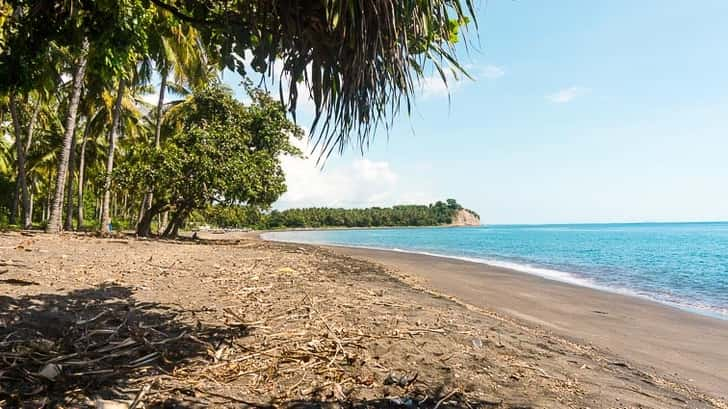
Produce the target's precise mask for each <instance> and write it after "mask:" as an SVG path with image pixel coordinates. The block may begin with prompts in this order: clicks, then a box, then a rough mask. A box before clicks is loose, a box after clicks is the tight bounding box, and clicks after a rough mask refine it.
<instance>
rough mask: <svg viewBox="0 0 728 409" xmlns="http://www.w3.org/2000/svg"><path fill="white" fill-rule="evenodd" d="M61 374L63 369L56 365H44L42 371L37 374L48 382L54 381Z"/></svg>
mask: <svg viewBox="0 0 728 409" xmlns="http://www.w3.org/2000/svg"><path fill="white" fill-rule="evenodd" d="M61 373H63V369H62V368H61V366H60V365H57V364H46V366H44V367H43V369H41V370H40V372H38V376H42V377H43V378H46V379H48V380H49V381H51V382H52V381H55V380H56V378H57V377H58V375H60V374H61Z"/></svg>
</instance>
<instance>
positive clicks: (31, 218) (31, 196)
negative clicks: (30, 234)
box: [28, 192, 33, 224]
mask: <svg viewBox="0 0 728 409" xmlns="http://www.w3.org/2000/svg"><path fill="white" fill-rule="evenodd" d="M29 196H30V203H28V204H29V206H28V213H30V222H31V224H32V223H33V192H30V195H29Z"/></svg>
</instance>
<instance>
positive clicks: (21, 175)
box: [10, 92, 32, 229]
mask: <svg viewBox="0 0 728 409" xmlns="http://www.w3.org/2000/svg"><path fill="white" fill-rule="evenodd" d="M10 115H11V116H12V119H13V129H14V130H15V147H16V151H17V156H18V157H17V161H16V163H17V166H18V187H19V188H20V194H19V195H16V198H17V197H18V196H20V197H22V201H21V205H22V209H23V211H22V220H23V224H22V227H23V229H29V228H30V227H31V225H30V222H29V220H30V219H31V215H30V212H29V207H30V199H29V197H28V182H27V180H26V178H25V146H23V131H22V127H21V126H20V115H19V114H18V101H17V100H16V99H15V93H14V92H13V93H11V94H10ZM29 128H31V127H30V126H29ZM31 131H32V128H31ZM16 200H17V199H16Z"/></svg>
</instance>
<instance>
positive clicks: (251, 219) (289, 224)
mask: <svg viewBox="0 0 728 409" xmlns="http://www.w3.org/2000/svg"><path fill="white" fill-rule="evenodd" d="M460 210H463V207H462V206H461V205H460V204H459V203H458V202H457V201H456V200H455V199H447V201H446V202H442V201H437V202H435V203H432V204H430V205H400V206H393V207H369V208H365V209H341V208H328V207H311V208H304V209H288V210H283V211H278V210H273V211H272V212H269V213H261V212H258V211H256V210H255V208H248V207H241V206H212V207H210V208H208V209H207V210H206V211H205V212H203V213H201V214H199V215H198V218H197V220H198V222H207V223H210V224H212V225H214V226H217V227H237V228H241V227H255V228H259V229H278V228H301V227H314V228H317V227H382V226H438V225H444V224H450V223H451V222H452V218H453V215H454V214H455V212H457V211H460ZM464 210H466V211H468V212H470V213H472V214H474V215H475V216H476V217H477V213H475V212H473V211H472V210H468V209H464Z"/></svg>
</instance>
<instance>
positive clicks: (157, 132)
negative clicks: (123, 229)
mask: <svg viewBox="0 0 728 409" xmlns="http://www.w3.org/2000/svg"><path fill="white" fill-rule="evenodd" d="M168 76H169V72H168V71H167V70H164V72H162V80H161V82H160V84H159V99H158V100H157V123H156V126H155V128H154V148H155V149H159V148H160V146H162V110H163V109H164V94H165V92H166V90H167V77H168ZM153 201H154V193H152V189H151V187H150V188H149V191H148V192H147V194H146V195H144V199H143V200H142V208H141V212H139V221H140V222H141V220H142V215H143V214H144V211H146V209H147V208H148V207H149V206H151V205H152V202H153Z"/></svg>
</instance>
